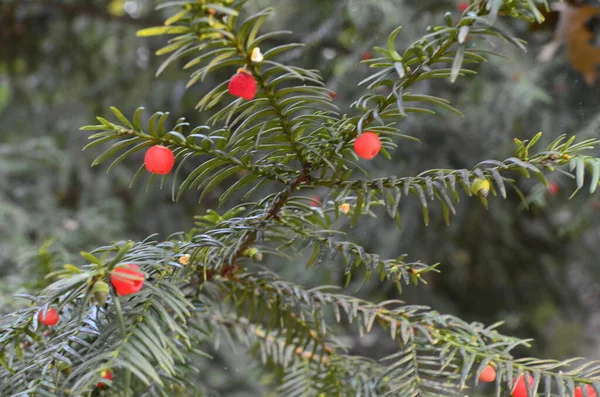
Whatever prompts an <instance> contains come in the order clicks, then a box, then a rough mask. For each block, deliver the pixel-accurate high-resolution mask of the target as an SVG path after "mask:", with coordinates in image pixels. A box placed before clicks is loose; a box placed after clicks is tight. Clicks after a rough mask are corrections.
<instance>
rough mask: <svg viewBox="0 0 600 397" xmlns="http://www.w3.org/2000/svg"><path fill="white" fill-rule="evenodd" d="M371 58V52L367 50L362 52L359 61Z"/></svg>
mask: <svg viewBox="0 0 600 397" xmlns="http://www.w3.org/2000/svg"><path fill="white" fill-rule="evenodd" d="M371 58H373V54H372V53H371V52H370V51H367V52H365V53H364V54H362V56H361V57H360V60H361V61H368V60H369V59H371Z"/></svg>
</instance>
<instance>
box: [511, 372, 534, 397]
mask: <svg viewBox="0 0 600 397" xmlns="http://www.w3.org/2000/svg"><path fill="white" fill-rule="evenodd" d="M527 383H529V388H530V389H531V388H533V377H532V376H531V375H527ZM511 396H512V397H527V386H526V385H525V379H524V378H523V375H521V376H519V380H517V386H516V387H515V390H513V392H512V394H511Z"/></svg>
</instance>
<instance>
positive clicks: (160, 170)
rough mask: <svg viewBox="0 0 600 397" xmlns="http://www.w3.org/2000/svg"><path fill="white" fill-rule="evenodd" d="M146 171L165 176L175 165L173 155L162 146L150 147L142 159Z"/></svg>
mask: <svg viewBox="0 0 600 397" xmlns="http://www.w3.org/2000/svg"><path fill="white" fill-rule="evenodd" d="M144 164H145V165H146V169H147V170H148V171H150V172H152V173H155V174H158V175H166V174H168V173H169V172H171V170H172V169H173V166H174V165H175V155H174V154H173V151H172V150H171V149H169V148H168V147H165V146H162V145H156V146H152V147H151V148H150V149H148V150H147V151H146V156H145V158H144Z"/></svg>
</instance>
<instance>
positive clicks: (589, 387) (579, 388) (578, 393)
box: [575, 385, 597, 397]
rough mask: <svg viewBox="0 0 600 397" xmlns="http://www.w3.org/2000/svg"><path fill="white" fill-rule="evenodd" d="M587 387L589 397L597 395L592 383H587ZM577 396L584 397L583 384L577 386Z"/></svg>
mask: <svg viewBox="0 0 600 397" xmlns="http://www.w3.org/2000/svg"><path fill="white" fill-rule="evenodd" d="M585 388H586V389H587V395H588V397H596V396H597V395H596V390H594V388H593V387H592V386H591V385H587V386H586V387H585ZM575 397H583V390H582V389H581V386H577V387H576V388H575Z"/></svg>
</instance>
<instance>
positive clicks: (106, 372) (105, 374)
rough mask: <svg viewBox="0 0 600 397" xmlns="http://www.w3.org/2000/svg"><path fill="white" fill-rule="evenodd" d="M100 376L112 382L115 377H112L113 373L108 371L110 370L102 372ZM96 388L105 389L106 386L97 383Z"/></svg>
mask: <svg viewBox="0 0 600 397" xmlns="http://www.w3.org/2000/svg"><path fill="white" fill-rule="evenodd" d="M100 376H101V377H102V378H104V379H108V380H110V381H112V378H113V377H112V372H111V371H108V370H106V371H102V372H100ZM96 386H97V387H104V386H106V385H105V384H104V383H102V382H98V383H96Z"/></svg>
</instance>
